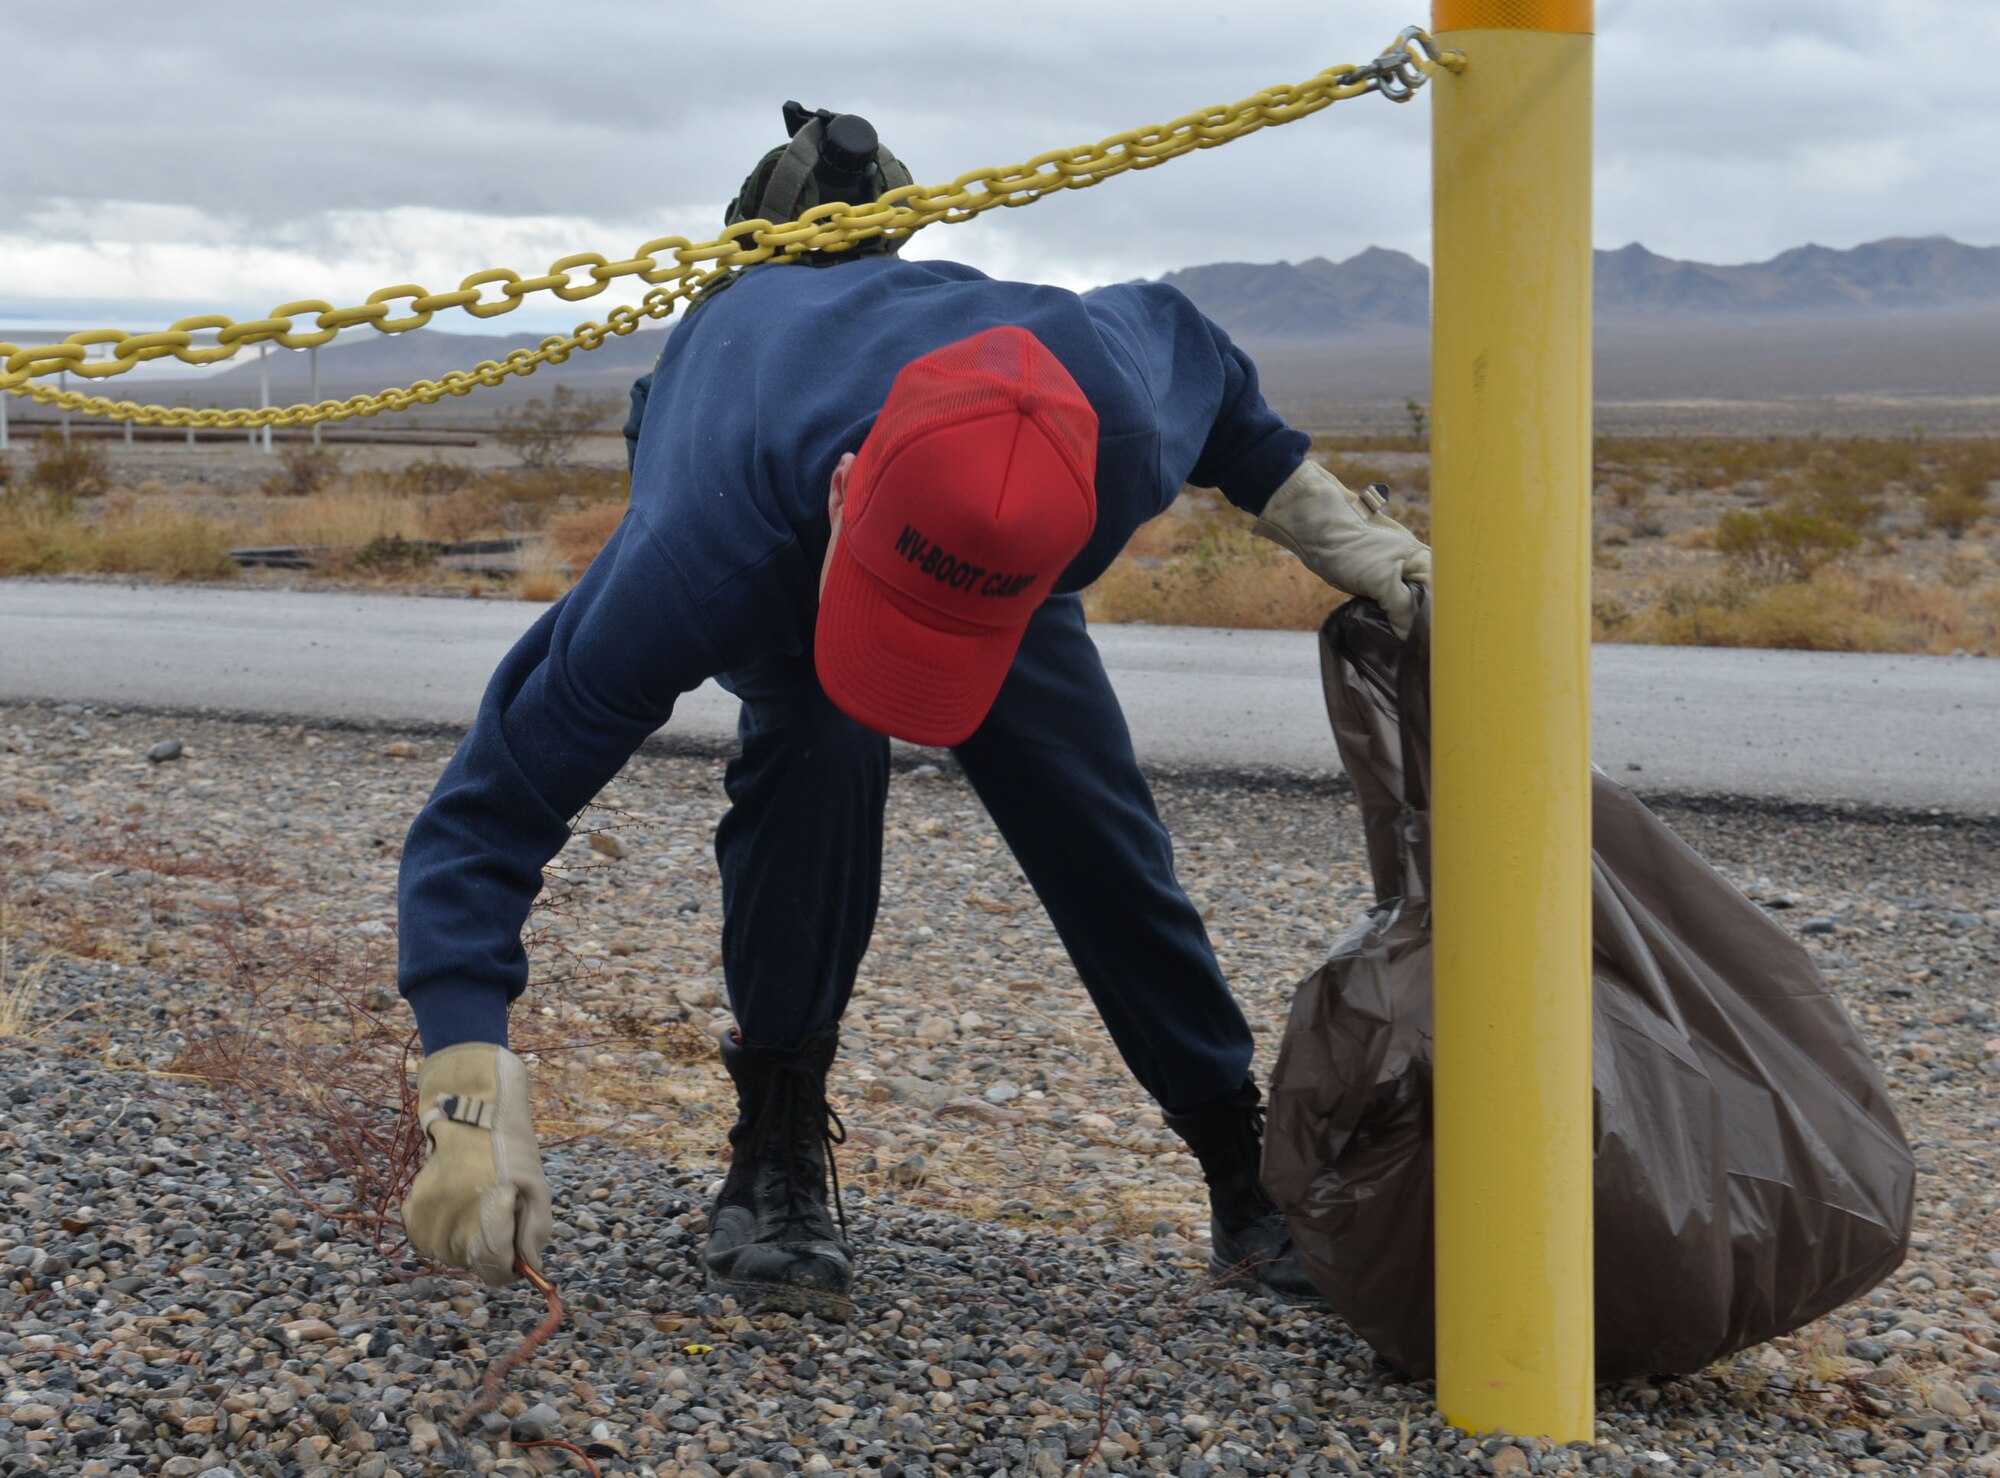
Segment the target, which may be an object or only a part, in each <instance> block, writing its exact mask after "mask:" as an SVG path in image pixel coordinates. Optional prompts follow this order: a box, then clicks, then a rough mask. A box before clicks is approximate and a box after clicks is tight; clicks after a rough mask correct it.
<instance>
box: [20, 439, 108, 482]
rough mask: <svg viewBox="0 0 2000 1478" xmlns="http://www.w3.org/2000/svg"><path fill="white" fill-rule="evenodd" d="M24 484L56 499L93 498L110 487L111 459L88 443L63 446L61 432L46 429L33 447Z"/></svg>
mask: <svg viewBox="0 0 2000 1478" xmlns="http://www.w3.org/2000/svg"><path fill="white" fill-rule="evenodd" d="M28 481H29V482H31V483H33V484H34V485H35V486H36V487H38V488H40V489H42V490H43V491H44V492H46V493H49V494H52V495H53V496H55V497H57V498H94V497H97V496H98V495H100V494H101V493H103V492H104V490H105V489H106V488H108V487H110V486H111V459H110V458H109V457H108V456H106V455H105V453H104V448H103V447H100V446H96V445H94V444H92V443H91V442H88V441H81V440H79V441H76V442H73V443H71V444H70V445H68V446H65V445H63V439H62V433H61V432H59V431H57V430H56V429H55V428H54V427H50V428H49V429H48V430H46V431H44V432H43V433H42V435H41V439H40V440H39V441H38V442H36V444H35V460H34V462H33V464H32V465H30V466H29V468H28Z"/></svg>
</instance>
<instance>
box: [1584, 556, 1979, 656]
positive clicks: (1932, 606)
mask: <svg viewBox="0 0 2000 1478" xmlns="http://www.w3.org/2000/svg"><path fill="white" fill-rule="evenodd" d="M1595 614H1596V618H1597V619H1596V624H1597V637H1598V639H1599V640H1600V641H1618V642H1644V643H1654V644H1659V645H1666V646H1703V647H1775V648H1784V649H1790V650H1795V651H1812V652H1913V653H1931V654H1935V655H1946V654H1949V653H1953V652H1961V651H1963V652H1973V653H1977V654H1982V655H1988V656H1992V655H2000V590H1988V591H1986V592H1984V593H1983V594H1982V595H1977V596H1973V597H1970V598H1968V597H1966V596H1962V595H1960V594H1958V593H1956V592H1954V591H1952V590H1949V589H1945V588H1941V587H1938V586H1933V585H1919V584H1917V583H1916V582H1914V581H1912V580H1909V579H1907V578H1905V577H1904V576H1901V575H1871V576H1860V575H1856V574H1853V573H1852V572H1850V571H1846V570H1839V569H1826V570H1822V571H1821V572H1820V573H1818V574H1817V575H1815V576H1814V577H1812V578H1811V579H1809V580H1803V581H1786V582H1782V583H1778V584H1767V583H1763V582H1759V581H1754V580H1748V581H1746V580H1743V579H1731V578H1729V577H1727V576H1724V577H1719V578H1714V579H1710V580H1707V581H1687V582H1675V583H1671V584H1668V585H1667V586H1666V587H1665V588H1664V589H1662V590H1661V591H1660V592H1659V595H1658V598H1657V600H1656V601H1655V602H1654V603H1653V604H1652V605H1650V606H1648V607H1646V608H1645V609H1643V610H1639V611H1636V612H1635V611H1633V610H1631V609H1630V608H1629V607H1627V606H1626V605H1624V604H1623V603H1620V602H1615V601H1601V602H1599V603H1598V604H1597V605H1596V607H1595Z"/></svg>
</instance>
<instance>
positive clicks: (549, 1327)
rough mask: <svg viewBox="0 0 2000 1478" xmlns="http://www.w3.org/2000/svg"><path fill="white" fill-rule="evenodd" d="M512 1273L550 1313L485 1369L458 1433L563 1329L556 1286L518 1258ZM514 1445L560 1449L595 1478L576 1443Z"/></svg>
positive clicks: (548, 1441)
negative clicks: (532, 1287) (511, 1375)
mask: <svg viewBox="0 0 2000 1478" xmlns="http://www.w3.org/2000/svg"><path fill="white" fill-rule="evenodd" d="M514 1271H515V1272H517V1273H519V1274H520V1275H521V1276H522V1277H524V1278H526V1279H527V1280H528V1281H529V1282H530V1283H532V1284H534V1285H535V1287H536V1288H537V1289H539V1290H540V1291H541V1295H542V1297H543V1298H545V1299H547V1300H548V1304H549V1311H548V1313H547V1314H546V1315H544V1316H543V1318H542V1322H541V1323H539V1324H537V1325H536V1326H535V1327H534V1328H533V1329H531V1330H529V1331H528V1332H527V1333H526V1334H525V1335H523V1336H522V1337H521V1342H520V1343H519V1344H517V1345H515V1346H514V1348H513V1349H511V1350H509V1351H508V1352H507V1353H506V1354H504V1355H502V1356H501V1357H500V1358H499V1359H498V1360H495V1361H494V1362H493V1363H492V1364H491V1365H489V1366H487V1367H486V1379H485V1380H484V1381H482V1382H481V1383H480V1394H479V1399H478V1400H477V1401H475V1402H473V1403H472V1404H471V1405H470V1406H468V1407H466V1408H465V1411H464V1413H463V1414H462V1415H461V1416H460V1417H459V1419H458V1429H459V1430H460V1431H461V1432H463V1431H464V1430H465V1429H466V1428H468V1427H469V1426H471V1425H472V1423H473V1422H475V1421H476V1420H478V1419H479V1418H480V1417H482V1416H484V1415H485V1414H486V1413H487V1412H489V1411H491V1410H493V1409H494V1408H495V1407H497V1406H498V1405H499V1404H500V1396H501V1392H500V1382H501V1381H503V1380H505V1379H506V1378H507V1375H508V1373H509V1372H510V1371H512V1370H513V1369H514V1367H516V1366H517V1365H519V1364H520V1363H521V1362H522V1361H523V1360H526V1359H527V1358H528V1357H529V1356H530V1355H532V1354H534V1353H535V1351H536V1350H538V1349H540V1348H541V1347H542V1346H543V1345H544V1344H546V1343H547V1342H548V1341H549V1339H550V1338H551V1337H553V1336H554V1334H555V1332H556V1331H557V1330H558V1329H560V1328H562V1321H563V1305H562V1295H561V1294H559V1293H557V1292H556V1285H555V1284H553V1283H551V1282H550V1281H549V1280H548V1279H547V1278H544V1277H543V1276H542V1275H541V1274H540V1273H539V1272H537V1271H535V1269H533V1268H531V1267H529V1266H528V1263H527V1259H525V1258H522V1257H519V1256H517V1257H516V1258H515V1259H514ZM516 1445H517V1446H520V1447H560V1448H563V1449H564V1450H565V1451H568V1452H570V1453H572V1454H574V1455H575V1457H576V1460H577V1461H578V1462H580V1463H582V1464H583V1466H584V1467H585V1468H586V1469H588V1470H589V1472H590V1478H598V1474H597V1464H595V1463H593V1462H592V1461H591V1460H590V1457H589V1455H588V1454H587V1453H585V1452H584V1450H583V1449H582V1448H580V1447H578V1446H577V1445H576V1444H575V1443H572V1442H565V1441H563V1440H562V1439H561V1438H559V1437H550V1438H546V1439H543V1440H540V1441H534V1442H521V1443H517V1444H516Z"/></svg>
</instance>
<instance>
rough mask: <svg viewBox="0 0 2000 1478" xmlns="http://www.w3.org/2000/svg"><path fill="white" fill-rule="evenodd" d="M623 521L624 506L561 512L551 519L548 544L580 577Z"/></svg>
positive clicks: (621, 504)
mask: <svg viewBox="0 0 2000 1478" xmlns="http://www.w3.org/2000/svg"><path fill="white" fill-rule="evenodd" d="M624 519H625V505H624V504H623V503H593V504H592V505H591V506H590V507H588V508H579V509H578V510H577V511H576V512H574V513H558V514H555V515H554V516H553V517H551V518H550V519H549V528H548V542H549V544H550V545H551V546H552V547H553V548H554V550H555V555H556V558H557V559H558V560H559V561H560V562H561V563H563V564H566V565H568V566H569V568H570V572H571V573H572V574H575V575H581V574H582V573H583V572H584V570H585V569H586V568H588V566H589V564H590V562H591V561H592V560H593V559H596V558H597V555H598V552H599V551H600V550H602V549H603V548H604V546H605V544H606V543H607V542H608V541H609V540H610V538H611V535H612V534H613V533H614V532H615V531H616V530H617V528H618V525H619V524H620V523H622V522H624Z"/></svg>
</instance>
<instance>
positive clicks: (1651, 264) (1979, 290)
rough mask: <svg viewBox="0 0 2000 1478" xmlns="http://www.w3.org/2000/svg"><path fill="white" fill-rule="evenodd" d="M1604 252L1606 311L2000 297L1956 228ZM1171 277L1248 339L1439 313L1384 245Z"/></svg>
mask: <svg viewBox="0 0 2000 1478" xmlns="http://www.w3.org/2000/svg"><path fill="white" fill-rule="evenodd" d="M1596 258H1597V260H1596V268H1595V272H1596V305H1597V311H1598V313H1599V314H1600V315H1602V316H1603V317H1605V318H1613V319H1615V318H1622V317H1628V316H1630V317H1638V316H1645V315H1660V314H1672V315H1675V316H1685V315H1690V314H1712V315H1717V316H1732V317H1734V316H1742V315H1758V316H1761V315H1767V314H1786V315H1791V314H1824V313H1845V312H1853V311H1870V310H1874V311H1882V310H1901V309H1911V308H1935V307H1942V306H1945V305H1948V304H1952V303H1965V302H1977V301H1989V302H1990V301H1993V300H1996V299H2000V247H1990V246H1987V247H1981V246H1965V245H1963V244H1961V243H1959V242H1956V241H1953V240H1951V239H1950V238H1949V237H1946V236H1921V237H1911V236H1892V237H1888V238H1886V239H1884V240H1881V241H1871V242H1868V243H1867V244H1866V245H1863V246H1857V247H1854V248H1852V249H1851V250H1848V251H1835V250H1832V249H1830V248H1828V247H1824V246H1800V247H1794V248H1793V249H1792V250H1790V251H1786V252H1781V253H1779V254H1778V255H1777V256H1775V257H1773V258H1771V260H1770V261H1768V262H1755V263H1751V264H1749V265H1747V266H1737V267H1718V266H1714V265H1711V264H1710V263H1707V262H1685V261H1678V260H1676V259H1674V258H1672V257H1663V256H1660V255H1658V254H1657V253H1655V252H1650V251H1648V250H1646V248H1645V247H1643V246H1641V245H1639V244H1638V243H1637V242H1634V243H1633V244H1632V245H1630V246H1625V247H1620V248H1619V249H1618V250H1616V251H1600V252H1598V253H1596ZM1160 280H1161V281H1162V282H1168V283H1172V284H1173V285H1174V286H1175V287H1178V288H1179V289H1181V291H1182V292H1185V293H1186V294H1187V295H1188V296H1189V297H1190V298H1192V299H1193V300H1194V302H1195V304H1196V305H1197V306H1198V307H1200V309H1201V310H1202V311H1203V312H1204V313H1206V314H1208V316H1209V317H1211V318H1213V319H1214V320H1215V321H1216V322H1217V323H1219V324H1221V325H1222V326H1223V327H1224V328H1225V329H1227V330H1228V331H1229V332H1230V333H1231V334H1233V335H1235V336H1236V337H1239V338H1244V339H1252V340H1269V339H1303V338H1323V337H1325V336H1327V335H1329V334H1340V333H1346V332H1354V331H1357V330H1362V329H1366V328H1369V327H1379V326H1403V327H1412V328H1418V327H1422V326H1423V325H1424V324H1426V323H1428V322H1429V317H1430V270H1429V269H1428V268H1427V267H1425V266H1424V264H1423V263H1422V262H1419V261H1418V260H1417V259H1416V258H1414V257H1411V256H1407V255H1405V254H1404V253H1402V252H1399V251H1388V250H1385V249H1384V248H1382V247H1370V248H1369V249H1368V250H1367V251H1364V252H1362V253H1361V254H1360V255H1359V256H1354V257H1349V258H1348V259H1347V260H1346V261H1344V262H1330V261H1328V260H1327V259H1326V258H1325V257H1314V258H1312V259H1311V260H1310V261H1304V262H1296V263H1294V262H1273V263H1248V262H1219V263H1216V264H1214V265H1212V266H1206V267H1188V268H1184V269H1183V270H1181V271H1179V272H1169V273H1168V274H1167V275H1166V276H1165V277H1163V278H1161V279H1160Z"/></svg>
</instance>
